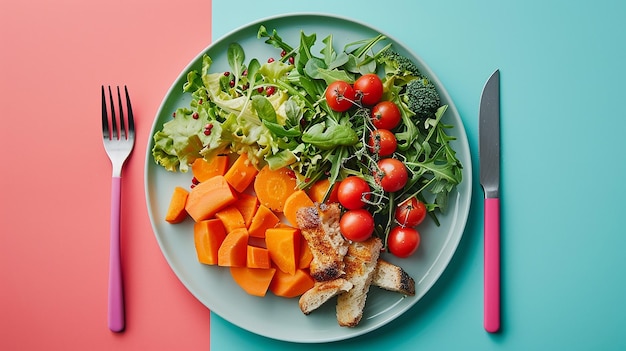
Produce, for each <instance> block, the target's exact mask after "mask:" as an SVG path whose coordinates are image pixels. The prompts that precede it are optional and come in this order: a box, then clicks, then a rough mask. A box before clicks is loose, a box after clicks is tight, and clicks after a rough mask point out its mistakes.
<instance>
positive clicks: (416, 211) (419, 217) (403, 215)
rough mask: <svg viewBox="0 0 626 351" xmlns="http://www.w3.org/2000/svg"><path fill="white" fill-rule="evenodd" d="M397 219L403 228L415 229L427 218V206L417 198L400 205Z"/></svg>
mask: <svg viewBox="0 0 626 351" xmlns="http://www.w3.org/2000/svg"><path fill="white" fill-rule="evenodd" d="M395 218H396V221H398V223H399V224H400V225H401V226H403V227H415V226H417V225H419V224H420V223H422V221H424V218H426V206H425V205H424V203H423V202H421V201H420V200H418V199H417V198H416V197H412V198H410V199H408V200H406V201H404V202H403V203H401V204H400V205H398V207H397V208H396V213H395Z"/></svg>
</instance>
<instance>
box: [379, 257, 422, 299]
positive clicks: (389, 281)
mask: <svg viewBox="0 0 626 351" xmlns="http://www.w3.org/2000/svg"><path fill="white" fill-rule="evenodd" d="M372 285H374V286H377V287H379V288H382V289H385V290H389V291H394V292H398V293H401V294H404V295H409V296H414V295H415V280H413V278H411V276H410V275H409V274H408V273H407V272H406V271H405V270H404V269H402V267H398V266H396V265H394V264H392V263H389V262H387V261H385V260H383V259H382V258H379V259H378V265H377V266H376V272H375V273H374V278H373V279H372Z"/></svg>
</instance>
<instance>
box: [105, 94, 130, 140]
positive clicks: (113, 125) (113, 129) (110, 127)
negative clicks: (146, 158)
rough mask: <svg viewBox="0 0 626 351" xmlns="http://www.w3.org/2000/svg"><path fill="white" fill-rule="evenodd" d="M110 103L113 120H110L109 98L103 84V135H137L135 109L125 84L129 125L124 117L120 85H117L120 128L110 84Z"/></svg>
mask: <svg viewBox="0 0 626 351" xmlns="http://www.w3.org/2000/svg"><path fill="white" fill-rule="evenodd" d="M108 93H109V94H108V95H109V103H108V105H109V106H110V109H111V121H110V122H109V113H108V109H107V99H106V93H105V89H104V85H103V86H102V136H103V137H104V138H105V139H114V140H116V139H118V140H119V139H128V138H133V137H134V136H135V121H134V119H133V109H132V107H131V104H130V96H129V95H128V89H127V88H126V86H124V93H125V95H126V114H127V115H128V127H127V126H126V121H125V119H124V108H123V105H122V96H121V94H120V87H119V86H118V87H117V106H118V111H119V129H118V118H117V116H116V113H115V102H114V100H113V93H112V92H111V86H108Z"/></svg>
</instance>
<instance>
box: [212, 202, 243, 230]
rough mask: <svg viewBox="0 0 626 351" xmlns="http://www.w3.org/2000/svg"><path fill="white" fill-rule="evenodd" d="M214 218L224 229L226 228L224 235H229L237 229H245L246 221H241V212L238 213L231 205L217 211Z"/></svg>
mask: <svg viewBox="0 0 626 351" xmlns="http://www.w3.org/2000/svg"><path fill="white" fill-rule="evenodd" d="M215 217H217V218H218V219H219V220H221V221H222V224H224V228H226V233H230V232H232V231H233V230H235V229H238V228H245V227H246V221H245V220H244V219H243V216H242V215H241V212H239V210H238V209H237V207H235V206H233V205H231V206H228V207H226V208H225V209H223V210H220V211H218V212H217V213H216V214H215Z"/></svg>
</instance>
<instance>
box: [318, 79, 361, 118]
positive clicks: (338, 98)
mask: <svg viewBox="0 0 626 351" xmlns="http://www.w3.org/2000/svg"><path fill="white" fill-rule="evenodd" d="M325 96H326V102H327V103H328V107H330V108H331V109H332V110H333V111H337V112H344V111H348V110H349V109H350V107H352V105H353V102H354V101H356V92H355V91H354V88H352V86H351V85H350V84H348V83H347V82H344V81H342V80H336V81H334V82H332V83H330V84H329V85H328V87H327V88H326V94H325Z"/></svg>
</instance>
